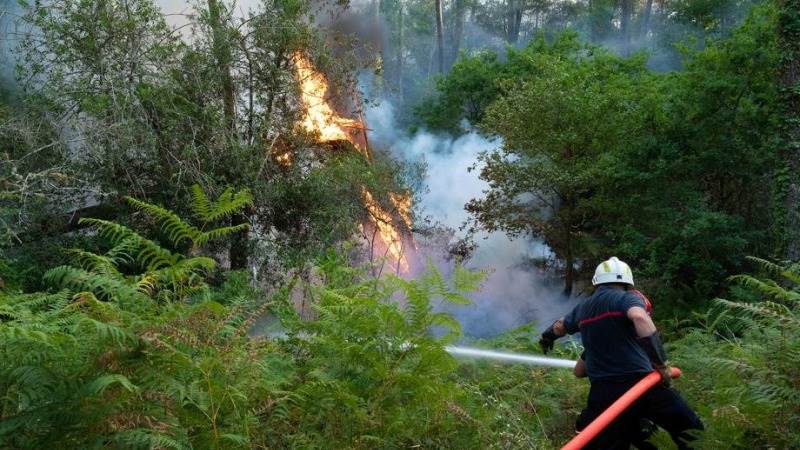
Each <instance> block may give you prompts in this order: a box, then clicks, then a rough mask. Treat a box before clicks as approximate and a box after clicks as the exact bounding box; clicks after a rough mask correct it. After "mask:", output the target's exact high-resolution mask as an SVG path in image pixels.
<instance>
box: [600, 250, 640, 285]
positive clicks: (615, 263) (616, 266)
mask: <svg viewBox="0 0 800 450" xmlns="http://www.w3.org/2000/svg"><path fill="white" fill-rule="evenodd" d="M605 283H623V284H630V285H631V286H633V272H631V268H630V266H628V265H627V264H625V263H624V262H622V261H620V260H619V259H617V257H616V256H612V257H611V258H610V259H608V260H607V261H603V262H601V263H600V265H599V266H597V269H595V271H594V277H593V278H592V285H593V286H597V285H598V284H605Z"/></svg>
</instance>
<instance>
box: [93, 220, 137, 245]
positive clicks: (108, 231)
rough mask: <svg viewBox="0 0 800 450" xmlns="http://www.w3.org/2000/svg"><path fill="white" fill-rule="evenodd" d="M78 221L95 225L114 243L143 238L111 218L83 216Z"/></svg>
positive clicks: (99, 231) (98, 230)
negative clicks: (110, 219)
mask: <svg viewBox="0 0 800 450" xmlns="http://www.w3.org/2000/svg"><path fill="white" fill-rule="evenodd" d="M78 223H80V224H81V225H89V226H91V227H94V228H95V229H97V232H98V233H99V234H100V236H101V237H103V238H106V239H108V240H109V241H111V243H112V244H114V245H117V244H120V243H122V242H123V241H125V240H126V239H132V241H133V242H137V241H138V240H139V239H143V238H142V237H141V236H139V234H138V233H136V232H135V231H133V230H131V229H130V228H128V227H126V226H125V225H120V224H118V223H116V222H111V221H109V220H103V219H94V218H91V217H84V218H81V219H80V220H79V221H78Z"/></svg>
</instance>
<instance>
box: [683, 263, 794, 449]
mask: <svg viewBox="0 0 800 450" xmlns="http://www.w3.org/2000/svg"><path fill="white" fill-rule="evenodd" d="M750 260H751V262H752V263H754V264H755V265H756V267H757V268H758V269H759V271H758V274H757V275H737V276H734V277H732V278H731V281H732V283H733V288H734V289H732V293H733V294H734V295H735V297H734V298H735V299H736V300H733V301H731V300H724V299H717V300H715V308H714V309H712V310H711V311H709V313H708V314H707V315H704V316H703V325H704V328H701V329H696V330H694V331H692V332H691V333H689V334H688V335H687V336H686V337H684V338H683V339H681V340H680V341H679V342H677V343H675V347H676V349H678V352H677V355H678V357H677V358H675V359H676V361H677V363H678V364H680V367H682V368H683V369H685V371H684V373H686V374H687V375H688V377H689V383H684V386H686V389H687V390H688V391H689V393H690V395H691V396H694V397H695V399H696V401H695V404H696V405H697V407H698V408H699V410H700V413H701V414H702V415H703V418H704V420H705V421H706V427H707V431H706V432H705V434H704V436H703V440H702V448H721V447H728V448H734V449H738V448H741V449H744V448H752V447H753V446H754V445H756V444H754V443H758V444H757V445H758V446H764V447H773V448H794V447H797V446H798V445H800V441H798V436H797V433H795V432H793V431H792V430H794V429H795V428H796V427H797V426H798V425H799V424H800V409H798V404H800V384H798V382H797V370H798V362H797V361H798V358H797V357H798V355H800V335H799V334H798V331H797V330H798V325H800V307H799V306H798V305H799V304H800V303H798V302H799V301H800V270H798V265H797V264H796V263H793V264H784V263H780V264H776V263H772V262H769V261H765V260H762V259H758V258H751V259H750Z"/></svg>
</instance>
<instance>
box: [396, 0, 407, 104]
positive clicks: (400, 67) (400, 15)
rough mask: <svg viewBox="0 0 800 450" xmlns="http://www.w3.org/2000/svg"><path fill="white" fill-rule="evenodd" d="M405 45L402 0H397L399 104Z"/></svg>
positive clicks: (401, 93) (401, 100)
mask: <svg viewBox="0 0 800 450" xmlns="http://www.w3.org/2000/svg"><path fill="white" fill-rule="evenodd" d="M404 47H405V16H404V11H403V0H398V2H397V46H396V48H395V58H396V63H395V69H396V72H397V73H396V74H395V76H396V77H397V78H396V79H397V97H398V99H399V100H400V104H402V103H403V65H404V64H405V60H404V58H403V51H404Z"/></svg>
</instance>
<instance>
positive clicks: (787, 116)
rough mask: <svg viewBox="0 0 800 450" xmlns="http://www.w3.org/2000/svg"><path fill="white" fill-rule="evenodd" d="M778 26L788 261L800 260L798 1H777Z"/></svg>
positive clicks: (799, 20)
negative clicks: (778, 10) (785, 169)
mask: <svg viewBox="0 0 800 450" xmlns="http://www.w3.org/2000/svg"><path fill="white" fill-rule="evenodd" d="M778 4H779V6H780V15H779V19H778V27H779V30H778V31H779V33H780V48H781V51H782V53H783V63H782V64H781V72H780V73H781V80H780V81H781V88H782V95H783V127H784V130H783V139H782V146H783V148H782V149H781V153H782V157H783V160H784V162H785V164H786V166H787V169H788V176H789V179H788V180H787V181H786V185H785V187H784V189H785V193H786V197H785V203H784V208H785V214H786V217H785V219H784V222H785V224H784V230H783V233H784V239H783V241H784V243H785V244H784V252H785V255H786V258H787V259H788V260H790V261H800V15H798V14H797V11H800V0H780V2H779V3H778Z"/></svg>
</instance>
